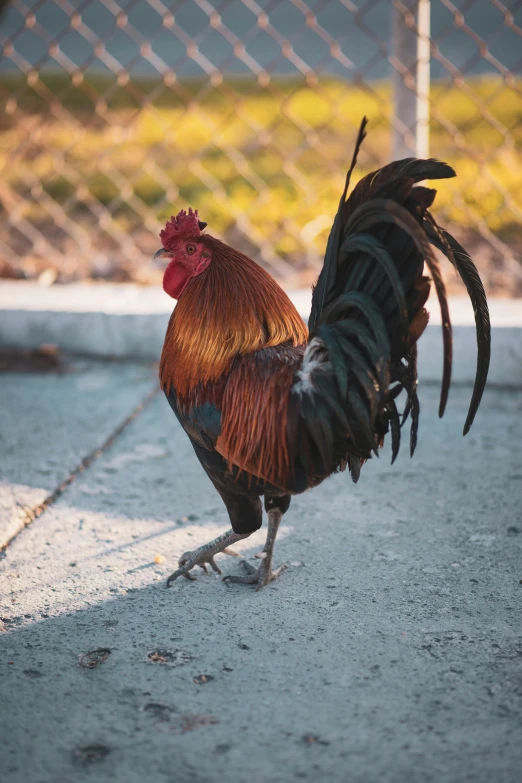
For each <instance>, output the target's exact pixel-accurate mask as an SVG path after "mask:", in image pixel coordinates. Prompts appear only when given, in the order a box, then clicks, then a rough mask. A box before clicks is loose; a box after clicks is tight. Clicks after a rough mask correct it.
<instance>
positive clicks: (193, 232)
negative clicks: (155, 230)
mask: <svg viewBox="0 0 522 783" xmlns="http://www.w3.org/2000/svg"><path fill="white" fill-rule="evenodd" d="M206 225H207V224H206V223H203V222H202V221H201V220H200V219H199V217H198V211H197V209H195V210H192V209H191V208H190V207H189V211H188V214H187V213H186V212H185V210H184V209H182V210H181V212H178V214H177V215H176V217H174V216H173V217H171V219H170V220H169V221H168V223H167V225H166V226H165V228H164V229H163V231H160V239H161V244H162V245H163V247H164V248H165V249H166V250H169V249H170V247H171V246H172V245H173V244H174V243H175V242H179V240H180V239H188V238H189V237H191V238H192V237H193V238H195V237H198V236H199V235H200V233H201V231H202V230H203V229H204V228H205V226H206Z"/></svg>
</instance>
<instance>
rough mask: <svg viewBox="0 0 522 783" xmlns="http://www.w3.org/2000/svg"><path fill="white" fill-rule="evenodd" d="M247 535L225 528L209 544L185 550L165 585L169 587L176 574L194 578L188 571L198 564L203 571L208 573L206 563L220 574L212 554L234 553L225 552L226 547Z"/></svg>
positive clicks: (233, 553)
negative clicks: (177, 566) (224, 531)
mask: <svg viewBox="0 0 522 783" xmlns="http://www.w3.org/2000/svg"><path fill="white" fill-rule="evenodd" d="M249 535H250V533H234V531H233V530H227V531H226V533H222V534H221V535H220V536H218V537H217V538H215V539H214V540H213V541H211V542H210V543H209V544H205V545H204V546H200V547H199V548H198V549H194V551H193V552H185V554H183V555H181V557H180V559H179V560H178V565H179V568H178V570H177V571H174V573H173V574H171V575H170V576H169V578H168V579H167V587H170V584H171V582H173V581H174V580H175V579H177V578H178V576H184V577H185V579H191V580H195V579H196V577H195V576H192V574H190V573H189V571H191V570H192V569H193V568H194V566H197V565H198V566H200V568H202V569H203V570H204V571H205V573H208V572H207V566H206V564H207V563H208V564H209V566H210V567H211V568H212V569H213V570H214V571H216V573H218V574H220V573H221V571H220V570H219V567H218V566H217V565H216V562H215V560H214V555H216V554H217V553H218V552H226V554H227V555H235V552H227V547H228V546H230V544H235V543H236V541H241V539H242V538H248V536H249Z"/></svg>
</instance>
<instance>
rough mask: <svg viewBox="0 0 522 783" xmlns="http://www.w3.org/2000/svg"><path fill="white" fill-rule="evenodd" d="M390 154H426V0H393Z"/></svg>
mask: <svg viewBox="0 0 522 783" xmlns="http://www.w3.org/2000/svg"><path fill="white" fill-rule="evenodd" d="M392 49H393V55H392V65H393V77H392V83H393V116H392V126H393V157H394V158H395V159H397V158H404V157H409V156H411V155H416V156H417V157H419V158H424V157H427V156H428V155H429V92H430V0H402V2H401V0H393V4H392Z"/></svg>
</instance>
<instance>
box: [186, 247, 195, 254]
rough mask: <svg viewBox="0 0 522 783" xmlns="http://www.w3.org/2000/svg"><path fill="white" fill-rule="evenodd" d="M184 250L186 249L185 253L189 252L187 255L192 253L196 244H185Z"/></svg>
mask: <svg viewBox="0 0 522 783" xmlns="http://www.w3.org/2000/svg"><path fill="white" fill-rule="evenodd" d="M185 250H186V251H187V253H189V255H192V253H195V252H196V250H197V247H196V245H187V246H186V248H185Z"/></svg>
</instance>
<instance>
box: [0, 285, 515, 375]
mask: <svg viewBox="0 0 522 783" xmlns="http://www.w3.org/2000/svg"><path fill="white" fill-rule="evenodd" d="M288 293H289V296H290V298H291V299H292V301H293V302H294V304H295V305H296V307H297V309H298V310H299V312H300V313H301V315H302V316H303V318H307V317H308V314H309V311H310V299H311V294H310V291H308V290H301V291H290V292H288ZM174 306H175V302H174V301H173V300H172V299H170V298H169V297H168V296H166V295H165V293H164V292H163V291H162V290H161V289H159V288H143V287H140V286H136V285H130V284H129V285H127V284H124V285H111V284H99V285H76V284H75V285H70V286H52V287H51V288H44V287H42V286H38V285H35V284H32V283H23V282H5V281H4V282H2V283H1V284H0V345H2V346H9V347H15V348H35V347H38V346H39V345H42V344H43V343H52V344H56V345H58V346H59V347H60V348H61V349H62V350H64V351H67V352H70V353H79V354H87V355H92V356H104V357H110V356H114V357H118V358H133V359H139V360H149V361H154V360H157V359H158V358H159V355H160V352H161V346H162V343H163V338H164V335H165V329H166V327H167V324H168V319H169V316H170V313H171V312H172V310H173V307H174ZM429 307H430V310H431V313H432V315H431V323H430V326H428V329H427V330H426V333H425V335H424V336H423V338H422V339H421V341H420V344H419V376H420V378H421V379H423V380H429V381H439V380H440V377H441V369H442V338H441V329H440V314H439V312H438V304H437V302H436V301H433V300H430V305H429ZM490 310H491V321H492V326H493V336H492V343H493V347H492V361H491V370H490V375H489V380H490V382H491V383H495V384H501V385H505V386H522V300H513V299H492V300H491V302H490ZM450 313H451V318H452V323H453V334H454V365H453V380H454V381H456V382H459V383H472V382H473V379H474V377H475V364H476V353H477V349H476V337H475V327H474V320H473V311H472V308H471V305H470V303H469V301H468V300H467V299H464V298H462V297H453V298H450Z"/></svg>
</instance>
